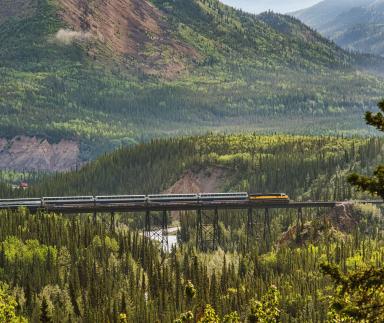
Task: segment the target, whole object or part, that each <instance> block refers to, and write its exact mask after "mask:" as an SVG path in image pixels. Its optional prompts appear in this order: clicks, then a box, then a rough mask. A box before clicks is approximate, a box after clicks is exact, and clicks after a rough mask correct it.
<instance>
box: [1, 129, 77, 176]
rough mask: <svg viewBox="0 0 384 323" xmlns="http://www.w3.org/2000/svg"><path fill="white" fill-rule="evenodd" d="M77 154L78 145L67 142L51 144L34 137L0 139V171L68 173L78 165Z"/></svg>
mask: <svg viewBox="0 0 384 323" xmlns="http://www.w3.org/2000/svg"><path fill="white" fill-rule="evenodd" d="M79 153H80V150H79V145H78V143H76V142H74V141H69V140H61V141H60V142H59V143H56V144H51V143H49V142H48V141H47V140H46V139H38V138H36V137H26V136H18V137H15V138H13V139H12V140H6V139H1V138H0V169H8V170H17V171H24V170H25V171H51V172H54V171H55V172H56V171H68V170H71V169H74V168H76V166H78V165H79Z"/></svg>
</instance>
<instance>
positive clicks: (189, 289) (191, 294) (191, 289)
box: [184, 280, 197, 301]
mask: <svg viewBox="0 0 384 323" xmlns="http://www.w3.org/2000/svg"><path fill="white" fill-rule="evenodd" d="M184 291H185V296H187V299H188V300H189V301H192V300H193V299H194V298H195V297H196V293H197V291H196V288H195V286H194V285H193V284H192V282H191V281H190V280H188V282H187V284H186V285H185V290H184Z"/></svg>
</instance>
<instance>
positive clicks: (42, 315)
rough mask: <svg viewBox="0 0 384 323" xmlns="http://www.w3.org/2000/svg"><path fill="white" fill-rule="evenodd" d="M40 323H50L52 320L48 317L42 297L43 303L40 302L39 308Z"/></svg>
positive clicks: (44, 300) (46, 305) (45, 301)
mask: <svg viewBox="0 0 384 323" xmlns="http://www.w3.org/2000/svg"><path fill="white" fill-rule="evenodd" d="M40 312H41V313H40V322H41V323H51V322H52V320H51V318H50V317H49V313H48V303H47V300H46V299H45V297H43V301H42V302H41V307H40Z"/></svg>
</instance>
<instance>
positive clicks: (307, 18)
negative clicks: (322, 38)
mask: <svg viewBox="0 0 384 323" xmlns="http://www.w3.org/2000/svg"><path fill="white" fill-rule="evenodd" d="M370 2H372V0H338V1H334V0H323V1H321V2H319V3H317V4H315V5H313V6H312V7H309V8H306V9H302V10H299V11H296V12H293V13H292V15H293V16H294V17H296V18H298V19H300V20H301V21H303V22H304V23H305V24H307V25H309V26H312V27H313V28H315V29H317V30H321V29H323V28H326V27H327V25H329V23H331V22H332V21H334V20H335V19H336V18H337V17H338V16H339V15H340V14H342V13H345V12H347V11H349V10H351V9H352V8H356V7H361V6H364V5H366V4H369V3H370Z"/></svg>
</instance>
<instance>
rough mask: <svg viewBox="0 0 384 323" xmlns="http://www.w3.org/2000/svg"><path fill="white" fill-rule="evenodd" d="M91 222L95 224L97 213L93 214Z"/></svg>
mask: <svg viewBox="0 0 384 323" xmlns="http://www.w3.org/2000/svg"><path fill="white" fill-rule="evenodd" d="M92 221H93V224H96V221H97V213H96V212H93V216H92Z"/></svg>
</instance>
